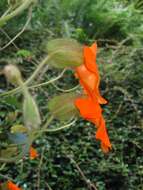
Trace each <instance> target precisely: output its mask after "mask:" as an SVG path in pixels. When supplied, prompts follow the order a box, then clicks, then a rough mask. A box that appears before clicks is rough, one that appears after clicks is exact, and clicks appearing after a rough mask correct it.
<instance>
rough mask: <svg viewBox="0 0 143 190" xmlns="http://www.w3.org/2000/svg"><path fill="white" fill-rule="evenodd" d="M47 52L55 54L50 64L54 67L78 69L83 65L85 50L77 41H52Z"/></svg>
mask: <svg viewBox="0 0 143 190" xmlns="http://www.w3.org/2000/svg"><path fill="white" fill-rule="evenodd" d="M46 50H47V51H48V53H49V54H53V55H52V57H51V59H50V61H49V62H48V64H49V65H51V66H53V67H56V68H65V67H77V66H79V65H81V64H82V63H83V48H82V45H81V44H79V43H78V42H77V41H76V40H73V39H64V38H63V39H55V40H51V41H49V42H48V44H47V47H46Z"/></svg>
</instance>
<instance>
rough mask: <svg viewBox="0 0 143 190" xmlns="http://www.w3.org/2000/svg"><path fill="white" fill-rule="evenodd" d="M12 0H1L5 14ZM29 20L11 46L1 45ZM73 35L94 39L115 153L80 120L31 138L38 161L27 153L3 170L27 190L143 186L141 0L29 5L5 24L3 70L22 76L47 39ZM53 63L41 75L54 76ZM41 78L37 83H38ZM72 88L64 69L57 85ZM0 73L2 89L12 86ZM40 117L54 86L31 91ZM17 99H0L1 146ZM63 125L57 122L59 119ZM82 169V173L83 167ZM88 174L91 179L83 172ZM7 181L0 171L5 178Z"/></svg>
mask: <svg viewBox="0 0 143 190" xmlns="http://www.w3.org/2000/svg"><path fill="white" fill-rule="evenodd" d="M6 9H8V4H7V1H6V0H1V1H0V15H2V14H3V13H4V12H5V11H6ZM30 16H31V20H30V22H29V24H28V26H27V27H26V29H25V31H24V33H22V34H21V35H20V36H19V37H18V38H17V39H16V40H15V41H14V44H11V45H9V46H8V47H6V48H4V49H2V47H4V45H5V44H7V43H8V42H9V40H10V39H11V38H13V37H14V36H15V35H16V34H17V33H18V32H19V31H20V30H21V29H22V28H23V26H24V25H25V23H26V21H27V19H28V18H29V17H30ZM57 37H58V38H59V37H71V38H74V39H76V40H78V41H79V42H81V43H84V44H91V43H92V42H94V41H97V44H98V47H99V53H98V56H97V63H98V65H99V69H100V75H101V79H102V81H101V92H102V94H103V96H104V97H106V99H108V102H109V103H108V105H106V106H104V107H103V108H104V116H105V118H106V123H107V128H108V132H109V136H110V139H111V142H112V145H113V149H112V151H111V152H110V153H109V154H107V155H104V154H103V153H102V151H101V150H100V145H99V142H97V141H95V137H94V136H95V134H94V133H95V128H94V126H93V125H92V124H91V123H89V122H86V121H84V120H82V119H79V120H78V121H77V122H76V124H75V125H74V126H73V127H71V128H69V129H65V130H63V131H60V132H57V133H53V134H49V133H47V134H44V136H42V137H41V138H39V139H37V140H36V141H35V142H34V146H35V147H36V149H37V150H38V152H39V158H38V159H36V160H32V161H30V160H29V159H28V158H27V159H24V160H23V161H20V162H19V163H17V164H7V165H6V166H5V167H4V169H2V168H0V174H2V175H4V176H8V177H10V178H12V179H14V180H15V182H17V183H18V184H19V185H20V186H21V187H22V188H23V189H25V190H48V189H49V190H86V189H91V190H92V189H95V188H94V187H90V186H89V185H88V184H89V182H92V183H94V184H95V186H96V188H97V189H98V190H143V119H142V117H143V101H142V100H143V53H142V52H143V1H142V0H128V1H127V0H120V1H119V0H84V1H83V0H71V1H69V0H39V1H37V4H36V5H35V6H34V7H33V11H32V15H30V12H29V10H25V11H24V12H23V13H22V14H21V15H19V16H17V17H14V18H13V19H11V20H10V21H9V22H7V24H6V25H4V26H3V27H2V28H0V47H1V48H0V69H2V68H3V66H4V65H6V64H7V63H15V64H17V65H18V66H19V68H20V69H21V72H22V74H23V76H24V78H27V77H29V76H30V75H31V73H32V71H34V69H35V68H36V66H37V64H38V61H39V60H41V59H42V58H43V57H44V56H45V51H44V48H45V46H44V45H45V44H46V43H47V42H48V40H50V39H54V38H57ZM58 73H60V71H59V70H56V69H54V70H53V69H51V68H49V69H48V71H47V72H46V74H45V75H44V77H43V78H42V79H39V78H40V77H39V78H37V81H38V80H41V81H45V80H48V79H50V78H51V77H53V76H57V75H58ZM35 82H36V81H35ZM56 84H57V85H58V87H60V88H64V89H69V88H71V87H74V86H75V85H76V84H77V81H75V79H74V76H73V73H72V72H71V71H67V72H66V73H65V75H64V78H63V79H61V80H60V81H58V82H57V83H56ZM10 88H11V86H9V85H8V84H7V82H6V80H5V78H4V76H3V75H0V91H1V92H2V91H5V90H8V89H10ZM31 93H32V94H33V96H35V99H36V100H37V102H38V105H39V107H40V112H41V114H42V115H43V118H45V117H46V115H47V113H48V106H47V104H48V100H49V98H50V97H52V96H53V95H54V94H60V92H58V91H57V90H56V89H55V88H54V87H53V85H48V86H45V87H43V88H39V89H34V90H31ZM20 111H21V99H20V97H19V96H12V97H8V98H0V137H1V138H0V139H1V140H0V143H1V144H0V146H1V147H2V145H3V144H4V143H6V142H5V141H6V137H5V136H3V135H2V134H3V131H4V130H6V129H8V128H9V127H10V126H11V125H12V124H14V123H17V122H18V121H17V120H16V118H15V114H16V113H17V112H20ZM59 125H60V124H59ZM81 171H82V172H81ZM83 174H84V175H85V176H86V180H85V178H84V177H83ZM3 180H5V179H4V178H3V177H2V176H0V181H3Z"/></svg>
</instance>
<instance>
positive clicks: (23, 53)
mask: <svg viewBox="0 0 143 190" xmlns="http://www.w3.org/2000/svg"><path fill="white" fill-rule="evenodd" d="M16 54H17V55H18V56H20V57H23V58H27V57H31V56H32V53H31V52H30V51H29V50H26V49H21V50H19V51H18V52H17V53H16Z"/></svg>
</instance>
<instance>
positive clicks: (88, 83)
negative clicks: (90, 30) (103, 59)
mask: <svg viewBox="0 0 143 190" xmlns="http://www.w3.org/2000/svg"><path fill="white" fill-rule="evenodd" d="M83 51H84V52H83V53H84V64H82V65H80V66H79V67H77V68H76V76H77V77H78V78H79V80H80V84H81V85H82V86H83V88H84V91H85V93H86V94H87V95H88V96H90V97H91V98H92V99H93V100H95V101H96V100H98V102H99V103H100V104H106V103H107V101H106V100H105V99H104V98H103V97H102V96H101V95H100V92H99V84H100V76H99V72H98V67H97V64H96V52H97V45H96V43H94V44H93V45H92V46H91V47H88V46H85V47H84V50H83Z"/></svg>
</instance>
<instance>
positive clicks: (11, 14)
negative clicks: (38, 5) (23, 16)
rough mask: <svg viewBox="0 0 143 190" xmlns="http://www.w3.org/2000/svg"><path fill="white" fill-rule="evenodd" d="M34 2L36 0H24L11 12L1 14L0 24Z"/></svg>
mask: <svg viewBox="0 0 143 190" xmlns="http://www.w3.org/2000/svg"><path fill="white" fill-rule="evenodd" d="M34 2H36V1H35V0H24V1H23V3H22V4H21V5H20V6H19V7H18V8H16V9H15V10H14V11H12V12H11V13H9V14H7V15H5V16H2V17H1V18H0V26H2V25H3V24H5V22H7V21H8V20H10V19H12V18H13V17H15V16H17V15H18V14H20V13H22V12H23V11H24V10H25V9H27V8H28V7H29V6H30V5H31V3H34Z"/></svg>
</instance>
